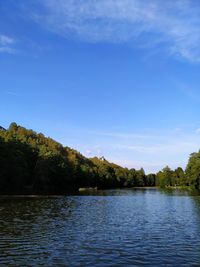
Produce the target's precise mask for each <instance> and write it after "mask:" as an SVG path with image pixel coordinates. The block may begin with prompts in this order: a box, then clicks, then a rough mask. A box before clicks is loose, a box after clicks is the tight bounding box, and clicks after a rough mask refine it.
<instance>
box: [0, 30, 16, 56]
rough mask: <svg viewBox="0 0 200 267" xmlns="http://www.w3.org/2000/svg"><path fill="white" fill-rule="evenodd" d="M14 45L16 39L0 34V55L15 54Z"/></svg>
mask: <svg viewBox="0 0 200 267" xmlns="http://www.w3.org/2000/svg"><path fill="white" fill-rule="evenodd" d="M14 44H15V39H14V38H11V37H9V36H7V35H3V34H0V53H8V54H15V53H16V49H15V48H14V47H13V45H14Z"/></svg>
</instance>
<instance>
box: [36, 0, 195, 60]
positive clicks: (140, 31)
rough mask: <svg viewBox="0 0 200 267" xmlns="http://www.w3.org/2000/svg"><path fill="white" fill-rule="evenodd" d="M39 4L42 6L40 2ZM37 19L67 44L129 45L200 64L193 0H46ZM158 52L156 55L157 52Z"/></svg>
mask: <svg viewBox="0 0 200 267" xmlns="http://www.w3.org/2000/svg"><path fill="white" fill-rule="evenodd" d="M40 3H41V2H40ZM42 3H43V6H44V7H45V12H44V13H40V14H39V13H35V14H34V19H35V20H37V21H38V22H40V23H44V24H45V25H46V27H47V28H48V29H49V30H52V31H55V32H57V33H59V34H61V35H63V36H65V37H67V38H78V39H82V40H85V41H89V42H101V41H106V42H122V43H124V42H128V43H131V44H134V45H136V46H138V47H142V48H145V47H149V46H150V47H151V48H153V47H156V46H157V44H162V47H163V49H164V50H167V51H168V53H169V54H170V55H175V56H178V57H181V58H184V59H187V60H189V61H191V62H199V61H200V49H199V47H200V8H199V7H200V3H198V2H195V1H192V0H174V1H163V0H152V1H149V0H143V1H141V0H101V1H94V0H85V1H81V0H43V1H42ZM155 50H156V49H155Z"/></svg>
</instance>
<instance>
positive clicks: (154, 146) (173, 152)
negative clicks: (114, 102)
mask: <svg viewBox="0 0 200 267" xmlns="http://www.w3.org/2000/svg"><path fill="white" fill-rule="evenodd" d="M76 132H77V130H75V131H74V132H72V133H71V134H70V135H71V136H73V140H72V143H71V144H70V146H71V147H74V148H76V149H77V150H79V151H81V153H82V154H84V155H86V156H88V157H93V156H105V158H106V159H108V160H109V161H111V162H115V163H117V164H120V165H122V166H125V167H128V168H136V169H138V168H141V167H143V168H144V169H145V171H147V172H157V171H158V170H160V169H162V168H164V167H165V166H166V165H169V166H170V167H171V168H177V167H178V166H181V167H183V168H185V167H186V164H187V162H188V158H189V155H190V154H191V153H192V152H195V151H198V150H199V148H200V145H199V144H200V135H199V132H200V130H199V129H198V125H195V126H194V127H193V129H191V127H188V126H185V127H181V128H180V127H176V128H174V129H163V130H158V129H149V130H146V131H145V132H144V131H143V134H140V133H139V132H134V131H133V132H117V131H116V132H111V131H108V132H106V131H87V130H83V129H82V130H81V129H79V130H78V132H79V133H80V132H81V135H77V134H76ZM68 134H69V132H68ZM66 135H67V134H66ZM66 135H65V136H66ZM57 139H58V140H59V139H60V138H59V137H57ZM85 140H87V142H85ZM62 143H64V144H66V145H69V139H67V140H66V137H63V139H62Z"/></svg>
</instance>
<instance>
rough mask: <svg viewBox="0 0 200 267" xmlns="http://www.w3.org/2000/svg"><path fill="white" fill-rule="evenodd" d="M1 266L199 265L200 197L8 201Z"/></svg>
mask: <svg viewBox="0 0 200 267" xmlns="http://www.w3.org/2000/svg"><path fill="white" fill-rule="evenodd" d="M0 266H20V267H22V266H92V267H93V266H154V267H155V266H178V267H179V266H200V196H198V195H196V196H195V195H192V194H189V193H188V192H184V191H178V190H177V191H175V190H174V191H168V192H167V191H162V190H158V189H132V190H131V189H129V190H107V191H98V192H94V193H93V195H92V194H91V195H83V194H82V195H73V196H58V197H56V196H51V197H42V196H41V197H39V196H38V197H1V198H0Z"/></svg>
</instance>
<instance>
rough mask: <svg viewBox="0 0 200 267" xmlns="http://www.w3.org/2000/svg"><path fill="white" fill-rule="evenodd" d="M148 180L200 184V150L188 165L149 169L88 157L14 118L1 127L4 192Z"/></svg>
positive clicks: (140, 184)
mask: <svg viewBox="0 0 200 267" xmlns="http://www.w3.org/2000/svg"><path fill="white" fill-rule="evenodd" d="M143 186H160V187H168V186H192V187H195V188H198V189H199V188H200V152H198V153H193V154H191V156H190V159H189V162H188V165H187V168H186V170H185V171H184V170H183V169H182V168H180V167H178V168H177V169H175V170H174V171H173V170H171V169H170V168H169V167H165V168H164V169H163V170H162V171H159V172H158V173H157V174H148V175H146V174H145V172H144V170H143V169H140V170H135V169H128V168H123V167H121V166H119V165H116V164H114V163H111V162H108V161H107V160H106V159H105V158H103V157H102V158H97V157H94V158H86V157H84V156H83V155H81V154H80V153H79V152H78V151H76V150H74V149H72V148H69V147H64V146H62V145H61V144H60V143H58V142H56V141H55V140H53V139H52V138H49V137H45V136H44V135H43V134H41V133H36V132H35V131H33V130H28V129H26V128H24V127H21V126H19V125H17V124H16V123H11V125H10V126H9V128H8V129H7V130H6V129H4V128H3V127H0V194H43V193H44V194H45V193H46V194H65V193H67V192H72V191H77V190H78V189H79V188H80V187H97V188H98V189H109V188H125V187H126V188H128V187H143Z"/></svg>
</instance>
